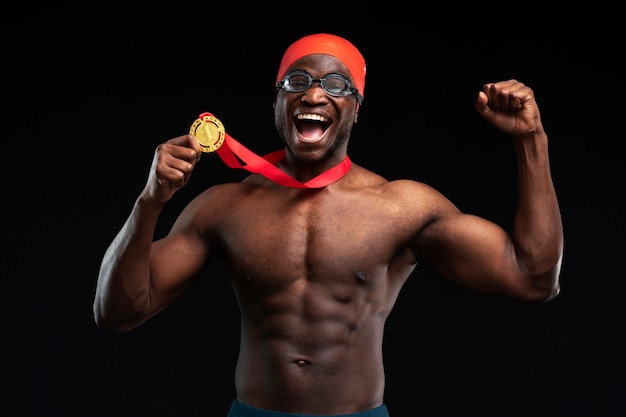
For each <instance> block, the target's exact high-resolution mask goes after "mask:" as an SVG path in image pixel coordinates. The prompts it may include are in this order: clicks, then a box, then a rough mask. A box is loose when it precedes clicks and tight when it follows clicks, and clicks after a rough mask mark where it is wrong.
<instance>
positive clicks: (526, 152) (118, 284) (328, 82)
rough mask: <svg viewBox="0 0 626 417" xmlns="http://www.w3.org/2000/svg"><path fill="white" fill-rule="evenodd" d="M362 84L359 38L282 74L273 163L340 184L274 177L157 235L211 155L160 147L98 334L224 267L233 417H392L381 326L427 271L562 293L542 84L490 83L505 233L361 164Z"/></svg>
mask: <svg viewBox="0 0 626 417" xmlns="http://www.w3.org/2000/svg"><path fill="white" fill-rule="evenodd" d="M364 85H365V61H364V59H363V57H362V56H361V54H360V53H359V51H358V50H357V49H356V48H355V47H354V46H353V45H352V44H351V43H350V42H348V41H347V40H345V39H343V38H340V37H337V36H334V35H328V34H315V35H310V36H305V37H303V38H301V39H300V40H298V41H296V42H294V43H293V44H292V45H291V46H290V47H289V48H288V49H287V51H286V52H285V54H284V56H283V59H282V61H281V65H280V67H279V71H278V76H277V95H276V99H275V102H274V109H275V124H276V128H277V131H278V134H279V136H280V138H281V140H282V142H283V143H284V148H285V151H286V152H285V156H284V158H283V159H282V160H280V162H278V163H276V166H277V167H278V168H279V169H280V170H281V171H283V172H284V173H286V174H288V175H289V176H290V177H292V178H293V179H295V180H296V181H297V182H298V183H299V184H304V185H306V184H307V181H309V180H311V179H313V178H316V177H317V176H318V175H320V174H322V175H323V174H324V173H328V172H330V171H333V170H332V168H336V167H343V170H341V169H340V175H339V176H337V177H336V178H333V179H331V180H329V181H327V182H328V183H327V184H326V183H324V184H321V185H320V184H317V185H316V186H314V187H307V186H302V187H298V186H286V185H282V184H279V183H277V182H275V181H274V180H270V179H268V176H266V175H264V174H263V173H251V174H250V175H249V176H247V177H246V178H245V179H244V180H243V181H241V182H237V183H228V184H221V185H215V186H212V187H210V188H208V189H206V190H205V191H203V192H202V193H200V194H199V195H198V196H197V197H196V198H195V199H193V200H192V201H191V202H190V204H189V205H188V206H187V207H186V208H185V209H184V210H183V211H182V212H181V213H180V216H179V217H178V219H177V220H176V221H175V222H174V224H173V226H172V228H171V231H170V232H169V234H168V235H167V236H166V237H164V238H162V239H159V240H154V238H153V236H154V232H155V226H156V224H157V219H158V218H159V215H160V213H161V211H162V209H163V207H164V205H165V204H166V203H167V202H168V201H169V200H170V199H171V198H172V197H173V196H174V194H175V193H176V191H178V190H179V189H180V188H181V187H183V186H185V184H186V183H187V182H188V181H189V178H190V176H191V175H192V172H193V169H194V166H195V164H196V163H197V162H198V161H199V159H200V156H201V147H200V145H199V143H198V141H197V139H196V138H194V137H193V136H191V135H183V136H179V137H176V138H173V139H170V140H168V141H167V142H165V143H163V144H160V145H159V146H157V148H156V152H155V155H154V159H153V162H152V166H151V169H150V173H149V176H148V180H147V183H146V185H145V188H144V189H143V191H142V192H141V193H140V195H139V196H138V198H137V199H136V201H135V203H134V206H133V209H132V212H131V213H130V216H129V218H128V219H127V221H126V222H125V224H124V225H123V227H122V228H121V230H120V231H119V233H118V235H117V236H116V237H115V239H114V240H113V242H112V243H111V245H110V246H109V248H108V249H107V251H106V253H105V254H104V258H103V260H102V265H101V269H100V273H99V277H98V283H97V289H96V294H95V300H94V305H93V308H94V317H95V321H96V323H97V325H98V326H101V327H103V328H107V329H110V330H113V331H120V332H125V331H129V330H131V329H133V328H135V327H137V326H139V325H140V324H141V323H143V322H145V321H146V320H148V319H149V318H150V317H152V316H154V315H155V314H157V313H158V312H159V311H160V310H162V309H163V308H165V307H167V306H168V305H169V304H171V303H172V302H173V301H175V300H176V299H178V298H179V297H180V296H181V295H182V294H183V293H184V292H185V291H187V290H188V289H189V288H190V287H191V285H192V284H193V282H194V280H195V279H196V278H197V277H198V275H199V273H200V272H201V271H202V270H203V268H204V267H205V265H206V264H207V263H208V262H211V261H213V260H214V259H217V260H219V261H220V262H222V263H223V264H224V265H225V267H226V269H227V271H228V275H229V278H230V280H231V283H232V286H233V288H234V291H235V294H236V298H237V300H238V304H239V307H240V309H241V343H240V352H239V357H238V361H237V366H236V375H235V387H236V398H235V399H234V400H233V404H232V408H231V410H230V411H229V414H228V415H229V416H231V417H235V416H248V417H250V416H257V417H258V416H265V417H270V416H274V415H277V416H278V415H280V416H283V417H284V416H286V415H292V414H293V415H296V414H297V415H298V416H302V415H318V416H319V415H325V416H332V415H350V416H358V417H382V416H387V415H388V411H387V407H386V405H385V403H384V387H385V377H384V369H383V357H382V344H383V330H384V327H385V321H386V319H387V317H388V315H389V313H390V311H391V310H392V308H393V306H394V303H395V301H396V298H397V296H398V293H399V292H400V289H401V288H402V286H403V284H404V282H405V281H406V279H407V278H408V277H409V275H410V274H411V273H412V271H413V270H414V268H415V266H416V265H417V263H418V262H420V261H421V262H427V263H428V264H430V265H431V266H432V267H433V268H434V269H436V270H437V271H439V272H440V273H441V274H442V275H443V276H445V277H446V278H449V279H450V280H452V281H454V282H456V283H458V284H459V285H463V286H466V287H469V288H473V289H475V290H477V291H483V292H486V293H491V294H498V295H502V296H505V297H512V298H515V299H518V300H522V301H526V302H534V303H537V302H544V301H547V300H550V299H552V298H553V297H555V296H556V295H557V294H558V292H559V274H560V268H561V258H562V251H563V231H562V224H561V217H560V212H559V206H558V202H557V198H556V194H555V190H554V187H553V183H552V179H551V173H550V166H549V158H548V138H547V136H546V133H545V132H544V130H543V127H542V123H541V119H540V114H539V109H538V107H537V104H536V102H535V98H534V96H533V91H532V89H531V88H529V87H528V86H526V85H524V84H523V83H521V82H518V81H516V80H508V81H502V82H496V83H488V84H485V85H484V87H483V89H482V91H480V92H478V95H477V99H476V104H475V107H476V110H477V111H478V113H479V114H480V115H482V116H483V117H484V119H485V120H486V121H487V122H489V123H491V124H493V125H494V126H495V127H496V128H498V129H499V130H500V131H502V132H503V133H504V134H506V135H508V136H510V137H511V138H512V142H513V145H514V147H515V150H516V154H517V160H518V173H519V184H518V186H519V204H518V207H517V212H516V214H515V222H514V227H513V231H512V233H511V234H510V235H509V234H507V233H506V232H505V230H503V228H501V227H500V226H498V225H496V224H494V223H493V222H490V221H488V220H485V219H482V218H479V217H476V216H474V215H469V214H464V213H462V212H461V211H459V209H458V208H457V207H456V206H455V205H454V204H453V203H452V202H450V201H449V200H448V199H447V198H446V197H444V196H443V195H442V194H441V193H439V192H438V191H436V190H434V189H433V188H431V187H429V186H428V185H426V184H423V183H420V182H416V181H411V180H397V181H388V180H387V179H385V178H383V177H381V176H380V175H378V174H376V173H374V172H371V171H369V170H367V169H366V168H364V167H362V166H359V165H357V164H353V163H351V161H350V160H349V158H348V156H347V149H348V142H349V139H350V133H351V129H352V126H353V124H354V123H356V122H357V117H358V114H359V108H360V106H361V101H362V99H363V94H364ZM335 171H336V169H335ZM280 413H287V414H280Z"/></svg>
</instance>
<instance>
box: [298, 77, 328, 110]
mask: <svg viewBox="0 0 626 417" xmlns="http://www.w3.org/2000/svg"><path fill="white" fill-rule="evenodd" d="M301 100H302V101H306V102H307V103H311V104H315V103H320V102H327V101H328V95H327V94H326V91H324V89H323V88H322V83H321V81H320V80H313V84H312V85H311V87H309V88H308V89H307V90H306V91H304V92H303V94H302V99H301Z"/></svg>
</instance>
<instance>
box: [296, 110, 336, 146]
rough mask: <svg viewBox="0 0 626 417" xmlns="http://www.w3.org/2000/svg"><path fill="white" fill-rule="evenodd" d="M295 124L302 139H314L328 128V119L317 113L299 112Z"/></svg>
mask: <svg viewBox="0 0 626 417" xmlns="http://www.w3.org/2000/svg"><path fill="white" fill-rule="evenodd" d="M295 124H296V129H298V132H299V133H300V136H301V137H302V139H308V140H315V139H319V138H320V137H321V136H322V135H323V134H324V132H325V131H326V129H328V126H330V120H329V119H328V118H327V117H325V116H321V115H319V114H311V113H306V114H299V115H298V116H297V118H296V123H295Z"/></svg>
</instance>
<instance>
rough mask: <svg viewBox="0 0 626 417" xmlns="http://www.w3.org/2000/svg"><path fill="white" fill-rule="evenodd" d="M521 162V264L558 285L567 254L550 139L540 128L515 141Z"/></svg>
mask: <svg viewBox="0 0 626 417" xmlns="http://www.w3.org/2000/svg"><path fill="white" fill-rule="evenodd" d="M514 142H515V149H516V153H517V158H518V176H519V203H518V211H517V214H516V217H515V223H514V228H513V243H514V246H515V251H516V255H517V259H518V264H519V265H520V267H521V268H522V269H523V270H524V272H525V273H527V274H528V275H530V276H543V277H544V278H546V279H548V280H552V281H553V282H552V283H551V284H553V285H556V284H557V282H556V281H557V280H558V274H559V270H560V263H561V257H562V252H563V227H562V223H561V214H560V210H559V204H558V200H557V196H556V192H555V189H554V184H553V182H552V177H551V172H550V162H549V155H548V138H547V136H546V134H545V132H544V131H543V128H541V127H540V129H538V130H537V131H536V132H533V133H532V134H526V135H524V136H519V137H514Z"/></svg>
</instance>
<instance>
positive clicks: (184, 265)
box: [93, 135, 203, 331]
mask: <svg viewBox="0 0 626 417" xmlns="http://www.w3.org/2000/svg"><path fill="white" fill-rule="evenodd" d="M199 155H200V149H199V145H198V144H197V141H195V139H193V138H192V137H191V136H188V135H186V136H181V137H179V138H175V139H172V140H170V141H168V142H167V143H165V144H162V145H159V147H158V148H157V151H156V152H155V156H154V160H153V163H152V167H151V169H150V174H149V177H148V181H147V183H146V186H145V188H144V190H143V191H142V193H141V195H140V196H139V197H138V198H137V200H136V201H135V204H134V206H133V209H132V211H131V214H130V216H129V217H128V219H127V220H126V222H125V223H124V225H123V226H122V228H121V230H120V231H119V232H118V234H117V235H116V236H115V238H114V239H113V241H112V243H111V244H110V246H109V247H108V248H107V250H106V252H105V254H104V257H103V259H102V263H101V266H100V271H99V276H98V282H97V286H96V293H95V298H94V303H93V313H94V318H95V321H96V323H97V325H99V326H102V327H105V328H109V329H111V330H115V331H127V330H130V329H132V328H134V327H136V326H138V325H139V324H141V323H142V322H144V321H145V320H147V319H148V318H149V317H151V316H153V315H154V314H156V313H157V312H158V311H159V310H161V309H162V308H164V307H165V306H166V305H168V304H169V303H171V302H172V301H173V300H174V299H175V298H176V297H178V296H179V295H180V294H181V293H182V292H183V291H184V290H185V289H186V288H187V287H189V286H190V285H191V279H192V277H193V276H194V275H195V273H196V272H197V271H198V270H199V269H200V268H201V262H202V261H203V258H202V256H197V254H198V253H201V251H200V250H198V249H196V248H195V247H194V245H195V246H199V243H198V242H200V241H201V240H200V239H199V238H198V237H197V236H196V235H195V234H194V229H193V228H192V227H190V226H189V225H187V224H185V221H184V217H183V218H182V219H183V220H179V223H180V224H181V225H180V226H179V227H178V228H177V229H176V231H175V232H174V231H173V232H171V233H170V234H169V235H168V236H167V237H166V238H164V239H162V240H161V241H158V242H155V243H154V244H153V242H152V241H153V238H154V231H155V227H156V224H157V221H158V217H159V215H160V213H161V210H162V208H163V206H164V204H165V203H166V202H167V201H169V200H170V199H171V197H172V196H173V194H174V193H175V192H176V191H177V190H178V189H180V188H181V187H183V186H184V185H185V184H186V183H187V181H188V180H189V177H190V175H191V172H192V170H193V167H194V165H195V163H196V161H197V159H198V157H199ZM168 251H177V253H176V256H165V253H166V252H168Z"/></svg>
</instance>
